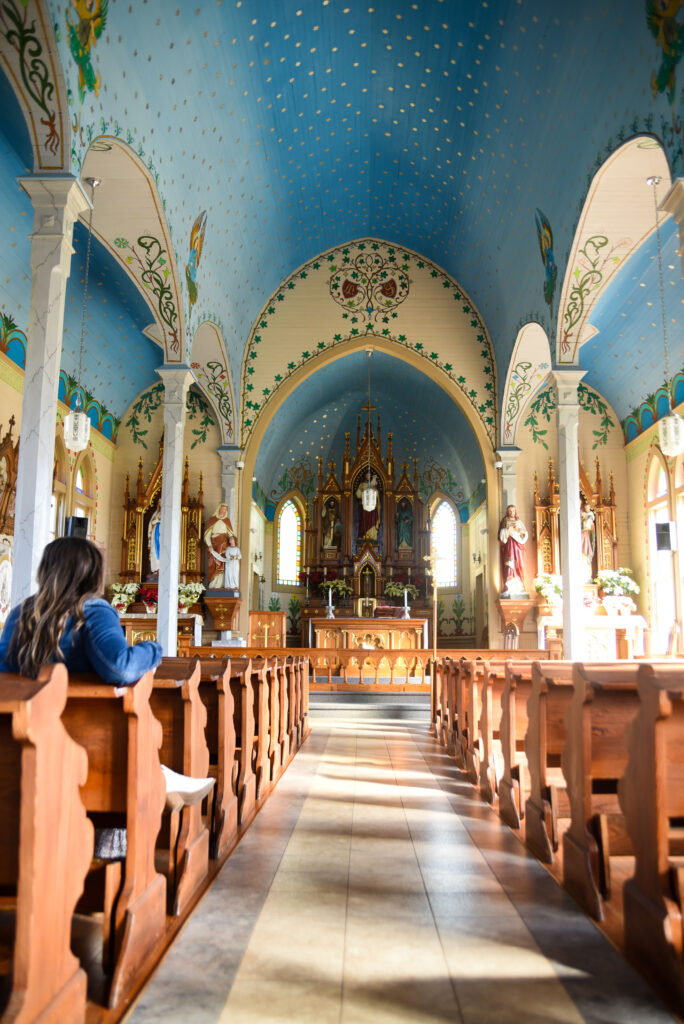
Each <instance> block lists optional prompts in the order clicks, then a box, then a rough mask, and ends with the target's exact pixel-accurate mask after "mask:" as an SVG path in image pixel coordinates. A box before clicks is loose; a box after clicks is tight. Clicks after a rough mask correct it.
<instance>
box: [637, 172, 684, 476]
mask: <svg viewBox="0 0 684 1024" xmlns="http://www.w3.org/2000/svg"><path fill="white" fill-rule="evenodd" d="M646 184H647V185H650V186H651V188H652V189H653V216H654V219H655V229H656V231H655V233H656V246H657V251H658V287H659V289H660V314H661V317H662V321H663V355H664V362H665V389H666V392H667V404H668V410H667V413H666V414H665V415H664V416H662V417H661V418H660V419H659V420H658V439H659V441H660V450H661V451H662V453H663V455H667V456H670V457H674V456H676V455H681V453H682V452H684V420H682V418H681V416H679V415H678V414H677V413H676V412H675V411H674V409H673V408H672V401H673V398H674V395H673V394H672V392H671V386H672V382H671V380H670V360H669V353H668V351H667V318H666V316H665V289H664V286H663V253H662V246H661V242H660V225H659V224H658V196H657V191H658V185H659V184H660V178H659V177H658V176H657V175H655V174H654V175H651V177H650V178H647V179H646Z"/></svg>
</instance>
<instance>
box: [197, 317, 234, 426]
mask: <svg viewBox="0 0 684 1024" xmlns="http://www.w3.org/2000/svg"><path fill="white" fill-rule="evenodd" d="M190 367H191V369H192V372H193V374H194V376H195V380H196V381H197V383H198V385H199V387H200V388H201V389H202V391H203V392H204V394H205V395H206V396H207V398H208V400H209V402H210V403H211V405H212V407H213V409H214V411H215V412H216V415H217V417H218V422H219V426H220V429H221V443H222V444H234V442H235V399H234V397H233V395H234V391H233V381H232V378H231V374H230V363H229V361H228V358H227V356H226V350H225V346H224V344H223V336H222V334H221V330H220V328H219V326H218V324H216V323H214V321H213V320H204V321H203V322H202V323H201V324H200V325H199V326H198V328H197V330H196V331H195V333H194V336H193V339H192V348H191V351H190Z"/></svg>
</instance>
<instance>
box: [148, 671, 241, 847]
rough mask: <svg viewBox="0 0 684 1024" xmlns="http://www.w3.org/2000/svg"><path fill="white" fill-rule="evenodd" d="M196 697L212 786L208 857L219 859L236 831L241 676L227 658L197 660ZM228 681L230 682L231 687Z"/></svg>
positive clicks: (233, 842) (230, 843)
mask: <svg viewBox="0 0 684 1024" xmlns="http://www.w3.org/2000/svg"><path fill="white" fill-rule="evenodd" d="M176 661H178V662H182V664H183V665H184V666H185V668H184V669H183V671H185V672H187V671H188V669H189V666H190V664H191V663H190V661H189V660H187V659H186V660H184V661H183V660H182V659H174V658H164V660H163V662H162V664H163V665H166V664H170V663H174V662H176ZM199 667H200V684H199V695H200V699H201V701H202V704H203V705H204V708H205V710H206V725H205V728H204V735H205V738H206V743H207V748H208V751H209V774H210V775H214V777H215V778H216V787H215V789H214V792H213V794H210V797H209V801H210V802H209V806H210V809H211V810H210V819H209V820H210V824H209V856H210V857H211V859H213V860H223V859H224V857H226V856H227V854H228V853H229V851H230V849H231V848H232V847H233V846H234V845H235V841H236V839H237V830H238V801H237V791H236V784H237V763H236V759H235V751H236V746H237V743H236V722H235V707H236V704H235V696H234V691H235V693H236V694H237V696H238V698H239V695H240V676H241V673H240V672H239V671H238V670H237V669H234V668H233V667H232V665H231V661H230V658H220V659H214V658H201V659H200V661H199ZM231 679H233V680H234V683H233V685H232V686H231Z"/></svg>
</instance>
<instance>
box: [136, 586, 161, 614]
mask: <svg viewBox="0 0 684 1024" xmlns="http://www.w3.org/2000/svg"><path fill="white" fill-rule="evenodd" d="M138 598H139V599H140V600H141V601H142V603H143V604H144V605H145V611H146V612H150V613H152V614H153V613H154V612H156V610H157V591H156V590H150V589H148V588H146V587H145V588H142V587H141V589H140V592H139V594H138Z"/></svg>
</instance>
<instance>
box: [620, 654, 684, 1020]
mask: <svg viewBox="0 0 684 1024" xmlns="http://www.w3.org/2000/svg"><path fill="white" fill-rule="evenodd" d="M638 690H639V699H640V706H639V710H638V712H637V714H636V717H635V718H634V720H633V722H632V725H631V726H630V730H629V735H628V748H629V755H628V763H627V767H626V769H625V773H624V775H623V777H622V779H621V781H620V784H619V787H618V792H619V798H620V806H621V807H622V811H623V813H624V815H625V823H626V827H627V832H628V834H629V838H630V840H631V843H632V847H633V850H634V856H635V871H634V876H633V877H632V878H631V879H629V880H628V881H627V882H625V885H624V888H623V904H624V922H625V932H624V934H625V947H626V951H627V955H628V956H629V957H630V958H631V959H632V960H633V962H634V963H635V964H637V965H638V966H639V968H640V969H641V970H642V971H643V972H644V973H645V974H646V975H647V976H648V977H649V978H650V979H651V980H652V981H654V982H655V983H656V984H658V985H660V986H661V987H662V989H663V991H664V992H665V993H667V996H668V998H669V1000H670V1001H671V1002H672V1003H673V1005H674V1007H675V1008H676V1010H677V1011H678V1012H679V1014H684V934H683V928H682V916H683V914H684V828H683V826H684V670H682V669H681V666H679V671H672V670H670V671H665V670H664V669H663V668H662V667H661V666H658V667H655V666H653V665H642V666H641V667H640V669H639V674H638Z"/></svg>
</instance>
